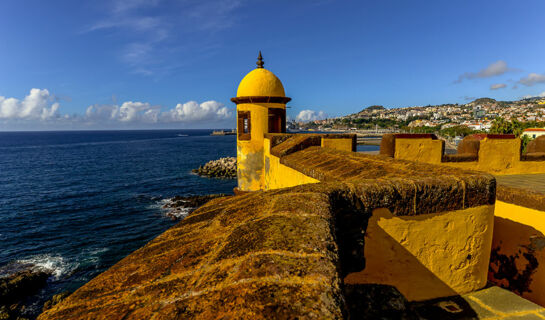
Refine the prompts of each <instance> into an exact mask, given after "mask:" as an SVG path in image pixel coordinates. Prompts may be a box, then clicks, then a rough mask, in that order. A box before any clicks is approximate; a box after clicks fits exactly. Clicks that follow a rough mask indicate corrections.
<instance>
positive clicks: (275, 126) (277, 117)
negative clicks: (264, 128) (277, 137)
mask: <svg viewBox="0 0 545 320" xmlns="http://www.w3.org/2000/svg"><path fill="white" fill-rule="evenodd" d="M285 132H286V109H284V108H270V109H269V133H285Z"/></svg>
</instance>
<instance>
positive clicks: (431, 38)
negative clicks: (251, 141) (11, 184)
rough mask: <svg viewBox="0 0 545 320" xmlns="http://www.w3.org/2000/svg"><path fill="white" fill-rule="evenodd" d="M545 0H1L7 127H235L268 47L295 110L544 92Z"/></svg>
mask: <svg viewBox="0 0 545 320" xmlns="http://www.w3.org/2000/svg"><path fill="white" fill-rule="evenodd" d="M544 12H545V1H543V0H524V1H503V0H493V1H492V0H479V1H474V0H471V1H470V0H467V1H465V0H460V1H443V0H429V1H419V0H413V1H407V0H380V1H378V0H377V1H367V0H358V1H356V0H354V1H335V0H314V1H311V0H275V1H264V0H253V1H245V0H210V1H208V0H93V1H86V0H78V1H73V0H49V1H43V0H2V1H0V131H6V130H75V129H77V130H94V129H166V128H172V129H186V128H187V129H189V128H233V127H235V120H234V115H235V112H236V106H235V105H234V104H233V103H232V102H231V101H230V98H231V97H234V96H235V95H236V89H237V86H238V83H239V82H240V80H241V79H242V78H243V77H244V75H245V74H247V73H248V72H250V71H251V70H252V69H254V68H255V66H256V65H255V62H256V57H257V54H258V52H259V50H261V51H262V53H263V57H264V61H265V68H267V69H269V70H271V71H272V72H274V73H275V74H276V75H277V76H278V77H279V78H280V79H281V81H282V82H283V84H284V87H285V90H286V95H287V96H289V97H291V98H292V101H291V102H290V103H288V106H289V107H290V108H289V109H288V117H289V118H290V119H297V120H307V121H308V120H314V119H321V118H325V117H335V116H340V115H345V114H350V113H354V112H358V111H360V110H361V109H363V108H365V107H367V106H370V105H383V106H385V107H388V108H393V107H405V106H416V105H428V104H442V103H467V102H470V101H472V100H473V99H475V98H479V97H491V98H495V99H499V100H516V99H520V98H522V97H525V96H539V95H543V96H545V59H544V58H545V41H543V40H544V37H543V35H544V34H545V24H543V16H544V15H543V14H544Z"/></svg>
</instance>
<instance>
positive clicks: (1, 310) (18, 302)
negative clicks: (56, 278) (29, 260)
mask: <svg viewBox="0 0 545 320" xmlns="http://www.w3.org/2000/svg"><path fill="white" fill-rule="evenodd" d="M50 276H51V274H50V273H48V272H45V271H35V270H25V271H20V272H17V273H15V274H12V275H10V276H8V277H5V278H0V319H1V320H10V319H19V320H22V319H25V318H22V317H21V315H22V314H23V312H24V309H25V307H24V305H23V304H22V303H23V301H24V300H25V299H26V298H28V297H30V296H32V295H33V294H35V293H36V292H37V291H38V290H40V289H41V288H43V287H44V286H45V285H46V283H47V279H48V278H49V277H50Z"/></svg>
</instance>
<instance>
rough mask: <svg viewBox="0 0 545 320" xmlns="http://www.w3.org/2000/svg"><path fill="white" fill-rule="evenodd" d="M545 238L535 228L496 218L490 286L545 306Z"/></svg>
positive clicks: (489, 274)
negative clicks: (541, 264) (506, 290)
mask: <svg viewBox="0 0 545 320" xmlns="http://www.w3.org/2000/svg"><path fill="white" fill-rule="evenodd" d="M544 261H545V236H544V235H543V233H542V232H540V231H538V230H536V229H535V228H533V227H531V226H529V225H526V224H522V223H518V222H515V221H512V220H509V219H505V218H501V217H495V220H494V237H493V240H492V255H491V257H490V268H489V273H488V277H489V280H490V281H491V282H493V283H494V284H496V285H497V286H500V287H502V288H506V289H508V290H510V291H512V292H514V293H516V294H518V295H521V296H522V297H524V298H526V299H528V300H530V301H533V302H535V303H537V304H540V305H545V288H544V287H543V284H544V283H545V268H543V266H541V268H540V262H541V263H542V262H544Z"/></svg>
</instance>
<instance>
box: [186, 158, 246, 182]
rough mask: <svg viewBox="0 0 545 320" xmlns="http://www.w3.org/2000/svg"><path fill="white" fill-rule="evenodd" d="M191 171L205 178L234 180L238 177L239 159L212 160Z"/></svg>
mask: <svg viewBox="0 0 545 320" xmlns="http://www.w3.org/2000/svg"><path fill="white" fill-rule="evenodd" d="M191 171H192V172H194V173H196V174H198V175H199V176H204V177H211V178H226V179H233V178H236V176H237V159H236V158H235V157H230V158H221V159H218V160H212V161H209V162H207V163H206V164H205V165H204V166H199V168H198V169H193V170H191Z"/></svg>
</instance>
